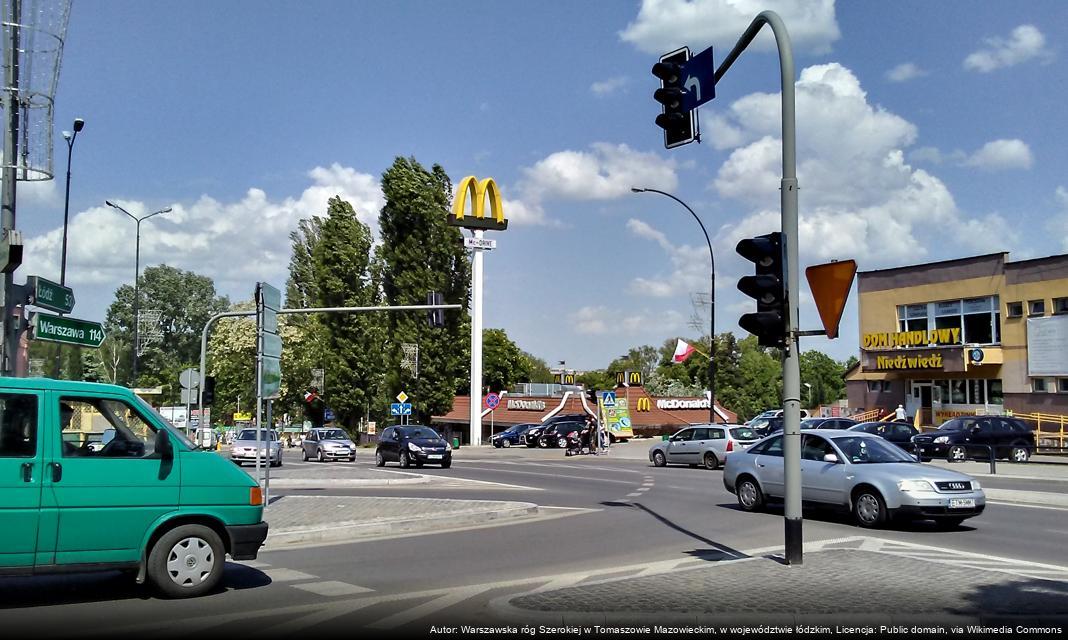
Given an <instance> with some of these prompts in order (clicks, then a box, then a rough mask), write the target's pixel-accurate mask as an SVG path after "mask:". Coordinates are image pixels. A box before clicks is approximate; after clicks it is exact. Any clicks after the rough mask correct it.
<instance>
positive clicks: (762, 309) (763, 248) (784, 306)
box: [737, 232, 790, 347]
mask: <svg viewBox="0 0 1068 640" xmlns="http://www.w3.org/2000/svg"><path fill="white" fill-rule="evenodd" d="M737 252H738V254H739V255H741V256H742V257H743V258H745V259H746V260H748V261H750V262H752V263H753V264H754V265H755V273H754V275H751V276H743V277H742V278H741V279H739V280H738V289H739V290H740V291H741V292H742V293H744V294H745V295H747V296H749V297H751V298H753V299H755V300H756V302H757V310H756V313H746V314H743V315H742V317H741V318H739V319H738V324H739V325H740V326H741V327H742V328H743V329H745V330H746V331H748V332H749V333H751V334H753V335H755V336H757V338H758V339H759V340H760V345H761V346H763V347H784V346H786V340H787V338H788V335H787V333H788V331H787V319H788V318H789V313H790V302H789V296H788V295H787V288H786V272H785V266H786V237H785V235H784V234H783V233H781V232H776V233H769V234H765V235H762V236H757V237H755V238H746V239H744V240H742V241H741V242H739V243H738V247H737Z"/></svg>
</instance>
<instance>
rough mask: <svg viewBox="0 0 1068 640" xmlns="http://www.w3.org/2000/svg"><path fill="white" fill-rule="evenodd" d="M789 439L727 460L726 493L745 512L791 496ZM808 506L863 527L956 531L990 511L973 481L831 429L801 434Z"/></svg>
mask: <svg viewBox="0 0 1068 640" xmlns="http://www.w3.org/2000/svg"><path fill="white" fill-rule="evenodd" d="M782 438H783V436H782V434H781V433H779V434H776V435H773V436H770V437H768V438H765V439H764V440H762V441H760V442H758V443H757V444H755V445H753V446H752V447H750V448H749V449H747V450H745V451H743V452H739V453H737V454H735V455H732V456H730V457H729V458H727V464H726V466H725V467H724V469H723V486H724V487H726V489H727V491H730V492H731V493H733V494H735V495H737V496H738V504H739V506H741V508H742V509H744V510H745V511H757V510H759V509H761V508H763V506H764V504H765V502H766V501H767V499H769V498H772V499H776V498H778V499H781V498H782V497H783V496H784V495H785V479H784V470H783V461H784V460H783V453H782ZM801 499H802V500H803V501H805V502H809V503H821V504H825V505H832V506H836V507H841V508H844V509H848V510H849V511H851V512H852V514H853V517H854V519H855V520H856V522H857V524H859V525H860V526H862V527H878V526H881V525H883V524H884V523H886V522H887V521H888V520H890V519H892V518H915V519H933V520H934V521H935V522H936V523H938V524H939V525H941V526H945V527H947V528H951V527H956V526H957V525H959V524H960V523H961V522H963V521H964V520H966V519H967V518H971V517H973V516H977V515H979V514H981V513H982V512H983V509H984V508H985V507H986V495H985V494H984V493H983V489H982V487H981V486H980V485H979V482H978V481H976V480H975V479H973V478H972V477H971V476H967V475H964V474H963V473H957V472H956V471H950V470H948V469H942V468H940V467H934V466H931V465H926V464H920V463H919V462H918V461H917V460H916V459H915V458H914V457H912V456H911V455H909V454H908V453H906V452H905V451H904V450H902V449H901V448H899V447H897V446H895V445H893V444H891V443H890V442H887V441H886V440H883V439H882V438H880V437H879V436H876V435H872V434H869V433H861V432H856V431H839V430H832V429H821V430H819V431H803V432H802V436H801Z"/></svg>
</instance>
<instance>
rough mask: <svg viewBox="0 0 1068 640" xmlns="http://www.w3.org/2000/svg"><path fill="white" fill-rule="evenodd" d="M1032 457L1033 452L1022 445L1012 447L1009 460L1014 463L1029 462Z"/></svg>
mask: <svg viewBox="0 0 1068 640" xmlns="http://www.w3.org/2000/svg"><path fill="white" fill-rule="evenodd" d="M1030 457H1031V450H1030V449H1028V448H1027V447H1025V446H1023V445H1021V444H1014V445H1012V450H1011V451H1009V460H1011V461H1013V462H1027V461H1028V459H1030Z"/></svg>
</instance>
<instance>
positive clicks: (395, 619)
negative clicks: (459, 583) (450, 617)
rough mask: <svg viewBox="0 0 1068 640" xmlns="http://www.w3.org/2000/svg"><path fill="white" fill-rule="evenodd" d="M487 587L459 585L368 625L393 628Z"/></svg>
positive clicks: (465, 598)
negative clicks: (441, 594)
mask: <svg viewBox="0 0 1068 640" xmlns="http://www.w3.org/2000/svg"><path fill="white" fill-rule="evenodd" d="M488 589H489V587H487V586H483V585H473V586H470V587H461V588H459V589H453V590H451V591H450V592H448V593H446V594H445V595H443V596H441V597H438V598H435V599H433V600H431V601H430V602H424V603H423V604H421V605H419V606H417V607H412V608H411V609H406V610H404V611H402V612H400V613H397V614H394V615H392V616H389V617H388V618H384V619H382V620H379V621H378V622H375V623H373V624H371V625H369V627H370V628H371V629H394V628H396V627H399V626H401V625H405V624H408V623H409V622H412V621H414V620H418V619H420V618H423V617H426V616H429V615H430V614H432V613H437V612H438V611H441V610H442V609H446V608H448V607H451V606H453V605H455V604H459V603H461V602H463V601H464V600H467V599H468V598H472V597H474V596H477V595H478V594H480V593H482V592H483V591H487V590H488Z"/></svg>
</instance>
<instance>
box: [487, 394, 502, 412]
mask: <svg viewBox="0 0 1068 640" xmlns="http://www.w3.org/2000/svg"><path fill="white" fill-rule="evenodd" d="M500 404H501V397H500V396H499V395H497V394H496V393H487V394H486V408H487V409H496V408H497V407H498V406H499V405H500Z"/></svg>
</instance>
